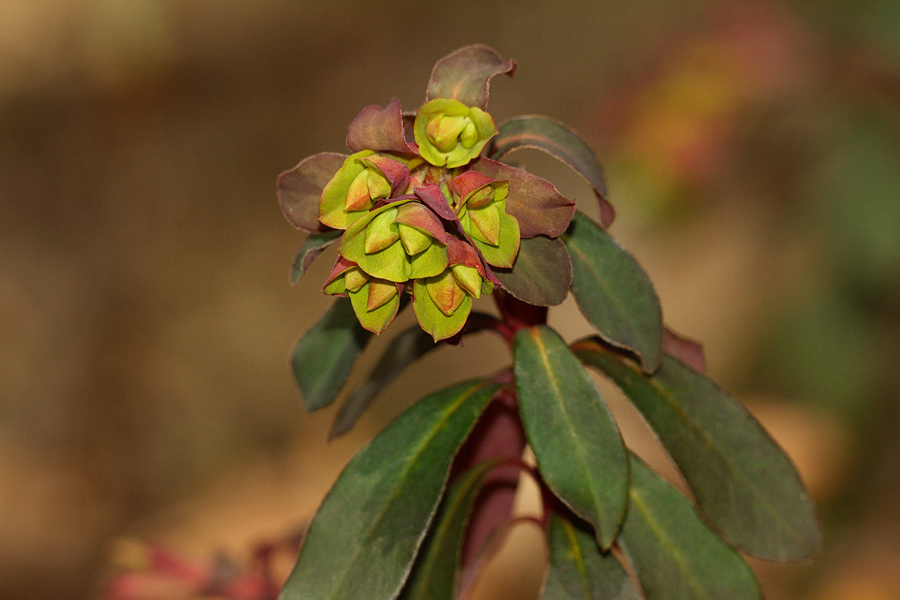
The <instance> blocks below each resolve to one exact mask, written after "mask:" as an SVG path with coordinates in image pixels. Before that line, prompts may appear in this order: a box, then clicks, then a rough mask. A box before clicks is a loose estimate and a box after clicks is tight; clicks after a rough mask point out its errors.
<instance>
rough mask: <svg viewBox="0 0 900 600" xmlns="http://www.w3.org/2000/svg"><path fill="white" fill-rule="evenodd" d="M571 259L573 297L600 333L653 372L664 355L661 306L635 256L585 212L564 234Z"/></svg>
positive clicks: (573, 221) (576, 218)
mask: <svg viewBox="0 0 900 600" xmlns="http://www.w3.org/2000/svg"><path fill="white" fill-rule="evenodd" d="M563 240H564V241H565V243H566V248H567V249H568V251H569V256H570V257H571V258H572V295H573V296H574V297H575V302H576V303H577V304H578V308H579V309H580V310H581V313H582V314H583V315H584V316H585V318H587V320H588V321H590V323H591V325H593V326H594V327H595V328H596V329H597V331H598V332H599V333H600V337H602V338H603V339H604V340H606V341H607V342H609V343H610V344H612V345H614V346H617V347H619V348H625V349H627V350H630V351H632V352H634V353H635V354H636V355H637V356H638V358H639V359H640V361H641V366H643V368H644V371H646V372H648V373H652V372H653V371H654V370H655V369H656V367H657V366H658V365H659V357H660V355H661V354H662V342H663V322H662V308H661V307H660V304H659V298H657V296H656V291H655V290H654V289H653V284H652V283H650V279H649V278H648V277H647V275H646V273H644V271H643V269H641V266H640V265H639V264H638V263H637V261H636V260H635V259H634V257H632V256H631V254H629V253H628V252H626V251H625V250H624V249H623V248H622V247H621V246H619V244H618V243H616V241H615V240H614V239H613V238H612V237H611V236H610V235H609V234H608V233H606V232H605V231H603V230H602V229H600V227H598V226H597V225H596V224H595V223H594V222H593V221H591V220H590V219H589V218H588V217H586V216H585V215H584V214H583V213H580V212H579V213H576V215H575V217H574V218H573V219H572V224H571V225H570V226H569V230H568V231H567V232H566V234H565V235H564V236H563Z"/></svg>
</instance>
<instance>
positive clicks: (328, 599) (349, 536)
mask: <svg viewBox="0 0 900 600" xmlns="http://www.w3.org/2000/svg"><path fill="white" fill-rule="evenodd" d="M499 389H500V385H498V384H491V383H487V382H483V381H474V382H473V381H469V382H466V383H462V384H458V385H456V386H453V387H451V388H448V389H445V390H443V391H440V392H437V393H435V394H432V395H430V396H428V397H426V398H423V399H422V400H420V401H419V402H417V403H416V404H414V405H413V406H412V407H410V408H409V409H407V410H406V411H405V412H404V413H403V414H402V415H400V416H399V417H398V418H397V419H396V420H395V421H394V422H393V423H391V424H390V425H389V426H388V427H387V428H385V430H384V431H382V432H381V433H380V434H379V435H378V436H377V437H375V439H373V440H372V441H371V442H370V443H369V444H367V445H366V446H364V447H363V448H362V449H361V450H360V451H359V452H357V453H356V455H355V456H354V457H353V459H352V460H351V461H350V463H349V464H348V465H347V466H346V468H344V470H343V472H342V473H341V475H340V476H339V477H338V479H337V481H336V482H335V484H334V487H332V489H331V491H330V492H328V495H327V496H326V497H325V500H324V501H323V502H322V505H321V506H320V507H319V510H318V511H317V512H316V515H315V517H314V518H313V520H312V523H311V524H310V526H309V531H308V532H307V535H306V540H305V541H304V543H303V548H302V549H301V551H300V557H299V558H298V559H297V564H296V565H295V566H294V570H293V571H292V573H291V575H290V577H289V578H288V580H287V583H285V585H284V588H283V589H282V591H281V595H280V596H279V599H280V600H389V599H391V598H394V597H395V596H396V595H397V593H398V592H399V590H400V587H401V585H402V584H403V582H404V580H405V579H406V577H407V575H408V574H409V570H410V568H411V566H412V563H413V560H414V558H415V555H416V553H417V551H418V549H419V546H420V545H421V543H422V540H423V538H424V537H425V534H426V532H427V530H428V525H429V523H430V522H431V520H432V517H433V516H434V513H435V510H436V509H437V506H438V502H439V501H440V498H441V494H442V493H443V490H444V486H445V484H446V482H447V477H448V474H449V471H450V464H451V462H452V460H453V457H454V455H455V454H456V452H457V450H458V449H459V447H460V445H461V444H462V443H463V441H464V440H465V438H466V436H468V434H469V432H470V431H471V429H472V427H473V426H474V425H475V422H476V420H477V419H478V417H479V415H480V414H481V412H482V411H483V410H484V408H485V406H487V404H488V402H489V401H490V400H491V398H492V397H493V396H494V394H495V393H496V392H497V390H499Z"/></svg>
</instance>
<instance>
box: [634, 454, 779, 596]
mask: <svg viewBox="0 0 900 600" xmlns="http://www.w3.org/2000/svg"><path fill="white" fill-rule="evenodd" d="M617 541H618V544H619V546H620V547H621V549H622V552H623V553H624V554H625V558H626V559H627V560H628V562H629V563H630V564H631V568H632V570H633V572H634V574H635V576H636V577H637V579H638V581H639V582H640V584H641V587H642V588H643V591H644V595H645V596H646V598H647V600H697V599H698V598H703V599H708V600H720V599H725V598H727V599H728V600H762V592H761V591H760V589H759V583H758V582H757V581H756V577H755V576H754V574H753V571H752V570H750V567H749V566H747V563H746V562H745V561H744V559H743V558H742V557H741V555H740V554H738V553H737V551H735V550H734V549H733V548H730V547H728V546H727V545H725V544H724V543H723V542H722V541H721V540H719V539H718V538H717V537H716V536H715V534H714V533H713V532H712V531H710V530H709V529H708V528H707V527H706V525H705V524H704V523H703V521H702V520H701V519H700V517H698V516H697V513H696V512H694V507H693V506H692V505H691V502H690V501H689V500H688V499H687V498H685V497H684V496H682V495H681V494H680V493H679V492H678V490H676V489H675V488H674V487H672V486H671V485H669V483H667V482H666V481H665V480H664V479H663V478H661V477H660V476H659V475H657V474H656V473H654V472H653V471H651V470H650V468H649V467H647V465H645V464H644V463H643V462H641V460H640V459H639V458H637V457H636V456H634V455H633V454H632V455H631V489H630V491H629V504H628V514H627V515H626V516H625V522H624V523H623V524H622V531H621V533H620V534H619V539H618V540H617Z"/></svg>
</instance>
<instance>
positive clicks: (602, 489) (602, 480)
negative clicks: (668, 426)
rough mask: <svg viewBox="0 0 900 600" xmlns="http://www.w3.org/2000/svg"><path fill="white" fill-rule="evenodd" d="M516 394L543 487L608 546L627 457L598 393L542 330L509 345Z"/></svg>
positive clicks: (620, 505)
mask: <svg viewBox="0 0 900 600" xmlns="http://www.w3.org/2000/svg"><path fill="white" fill-rule="evenodd" d="M514 358H515V366H514V370H515V376H516V391H517V393H518V397H519V409H520V411H521V413H522V422H523V424H524V425H525V433H526V435H527V436H528V443H529V444H531V448H532V450H533V451H534V455H535V458H536V460H537V465H538V469H539V470H540V472H541V475H542V476H543V478H544V480H545V481H546V482H547V485H548V486H549V487H550V489H551V490H553V493H554V494H556V495H557V496H558V497H559V498H560V499H561V500H562V501H563V502H564V503H565V504H566V505H567V506H569V508H571V509H572V510H573V511H575V513H576V514H577V515H579V516H580V517H582V518H583V519H585V520H586V521H588V522H589V523H590V524H591V525H593V526H594V528H595V529H596V537H597V541H598V543H600V545H601V546H603V547H604V548H609V547H610V545H611V544H612V543H613V541H614V540H615V537H616V532H617V531H618V530H619V525H620V524H621V522H622V518H623V517H624V515H625V508H626V506H627V494H628V457H627V455H626V454H625V447H624V445H623V444H622V437H621V436H620V435H619V430H618V428H617V427H616V423H615V421H614V420H613V417H612V415H611V414H610V412H609V408H608V407H607V406H606V403H605V402H604V401H603V398H602V397H601V396H600V392H599V390H597V387H596V386H595V385H594V382H593V381H592V380H591V378H590V375H588V373H587V371H585V369H584V366H582V364H581V363H580V362H579V360H578V358H577V357H576V356H575V355H574V354H572V352H571V350H569V347H568V346H566V343H565V342H564V341H563V339H562V338H561V337H560V336H559V334H557V333H556V332H555V331H553V330H552V329H550V328H549V327H547V326H545V325H541V326H537V327H532V328H525V329H520V330H519V331H518V332H517V333H516V336H515V339H514Z"/></svg>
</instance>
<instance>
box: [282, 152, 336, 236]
mask: <svg viewBox="0 0 900 600" xmlns="http://www.w3.org/2000/svg"><path fill="white" fill-rule="evenodd" d="M346 158H347V156H346V155H344V154H337V153H336V152H322V153H320V154H314V155H312V156H310V157H308V158H305V159H303V160H302V161H300V164H298V165H297V166H296V167H294V168H293V169H291V170H290V171H285V172H284V173H282V174H281V175H279V176H278V203H279V204H280V205H281V212H282V213H283V214H284V217H285V218H286V219H287V220H288V222H289V223H290V224H291V225H293V226H294V227H296V228H297V229H302V230H303V231H308V232H310V233H316V232H322V231H327V230H328V227H326V226H325V225H323V224H321V223H320V222H319V200H320V198H321V197H322V190H323V189H324V188H325V186H326V185H327V184H328V182H329V181H331V178H332V177H334V174H335V173H337V172H338V169H340V168H341V166H342V165H343V164H344V160H346Z"/></svg>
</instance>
